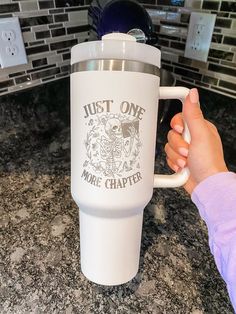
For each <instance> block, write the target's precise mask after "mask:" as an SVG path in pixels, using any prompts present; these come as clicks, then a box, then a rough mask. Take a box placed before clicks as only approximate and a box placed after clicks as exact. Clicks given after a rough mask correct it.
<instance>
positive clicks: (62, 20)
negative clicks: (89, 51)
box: [0, 0, 89, 95]
mask: <svg viewBox="0 0 236 314" xmlns="http://www.w3.org/2000/svg"><path fill="white" fill-rule="evenodd" d="M87 1H89V0H26V1H21V0H18V1H15V0H12V1H11V0H0V18H4V17H11V16H18V17H19V18H20V24H21V29H22V33H23V39H24V42H25V47H26V53H27V56H28V64H26V65H20V66H16V67H10V68H5V69H0V95H2V94H6V93H9V92H13V91H16V90H21V89H24V88H27V87H32V86H36V85H40V84H42V83H44V82H48V81H52V80H56V79H59V78H61V77H65V76H68V75H69V63H70V48H71V47H72V46H73V45H75V44H77V43H79V42H83V41H85V40H86V39H87V38H88V25H87V9H88V6H87V5H86V4H88V2H87Z"/></svg>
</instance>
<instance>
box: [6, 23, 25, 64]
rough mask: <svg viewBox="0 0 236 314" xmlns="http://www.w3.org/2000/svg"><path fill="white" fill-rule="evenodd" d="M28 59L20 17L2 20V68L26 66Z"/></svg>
mask: <svg viewBox="0 0 236 314" xmlns="http://www.w3.org/2000/svg"><path fill="white" fill-rule="evenodd" d="M26 63H27V57H26V53H25V46H24V42H23V38H22V34H21V28H20V23H19V18H18V17H10V18H4V19H0V64H1V67H2V68H7V67H11V66H16V65H19V64H26Z"/></svg>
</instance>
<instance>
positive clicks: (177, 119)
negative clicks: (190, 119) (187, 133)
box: [170, 112, 184, 134]
mask: <svg viewBox="0 0 236 314" xmlns="http://www.w3.org/2000/svg"><path fill="white" fill-rule="evenodd" d="M170 126H171V127H172V129H174V130H175V131H176V132H178V133H180V134H182V133H183V130H184V122H183V117H182V113H181V112H180V113H177V114H176V115H175V116H174V117H173V118H172V119H171V121H170Z"/></svg>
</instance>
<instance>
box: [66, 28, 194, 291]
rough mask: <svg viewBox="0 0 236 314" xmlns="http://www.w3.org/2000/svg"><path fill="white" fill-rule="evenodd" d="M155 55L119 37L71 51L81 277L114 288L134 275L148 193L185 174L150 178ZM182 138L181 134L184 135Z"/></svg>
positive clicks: (160, 90)
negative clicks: (113, 286)
mask: <svg viewBox="0 0 236 314" xmlns="http://www.w3.org/2000/svg"><path fill="white" fill-rule="evenodd" d="M160 59H161V54H160V51H159V50H158V49H157V48H155V47H152V46H148V45H145V44H142V43H137V42H136V40H135V38H134V37H132V36H130V35H127V34H121V33H112V34H108V35H105V36H103V38H102V40H101V41H93V42H85V43H81V44H78V45H76V46H74V47H73V48H72V51H71V65H72V74H71V193H72V196H73V198H74V200H75V202H76V204H77V205H78V206H79V213H80V252H81V268H82V272H83V274H84V275H85V276H86V277H87V278H88V279H89V280H91V281H93V282H95V283H97V284H102V285H120V284H123V283H125V282H127V281H129V280H131V279H132V278H133V277H135V275H136V274H137V272H138V268H139V256H140V244H141V234H142V221H143V210H144V208H145V206H146V205H147V204H148V202H149V201H150V199H151V197H152V194H153V188H156V187H178V186H181V185H183V184H184V183H185V182H186V181H187V179H188V175H189V174H188V170H187V169H184V170H183V171H182V172H180V173H177V174H173V175H157V174H155V175H154V173H153V172H154V161H155V144H156V128H157V113H158V100H159V99H173V98H176V99H180V100H181V101H183V100H184V99H185V97H186V96H187V94H188V92H189V90H188V89H187V88H184V87H159V84H160V77H159V73H160ZM184 138H185V140H187V141H189V133H188V132H184Z"/></svg>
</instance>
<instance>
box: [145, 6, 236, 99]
mask: <svg viewBox="0 0 236 314" xmlns="http://www.w3.org/2000/svg"><path fill="white" fill-rule="evenodd" d="M149 3H152V4H151V5H149V4H145V5H144V6H145V7H146V9H147V10H148V12H149V15H150V16H151V18H152V21H153V23H154V25H155V26H154V27H155V31H156V32H157V35H158V40H157V44H156V46H157V47H158V48H160V49H161V51H162V67H163V68H165V69H167V70H169V71H171V72H173V73H174V74H175V76H176V79H177V83H178V84H181V83H187V84H190V85H194V86H200V87H202V88H205V89H210V90H212V91H215V92H218V93H221V94H225V95H228V96H231V97H236V1H220V0H204V1H203V0H185V1H184V0H157V1H156V0H150V2H149ZM191 12H203V13H212V14H216V15H217V17H216V23H215V28H214V33H213V36H212V42H211V46H210V51H209V55H208V60H207V62H200V61H196V60H191V59H188V58H185V57H184V50H185V43H186V38H187V32H188V23H189V19H190V14H191Z"/></svg>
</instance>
